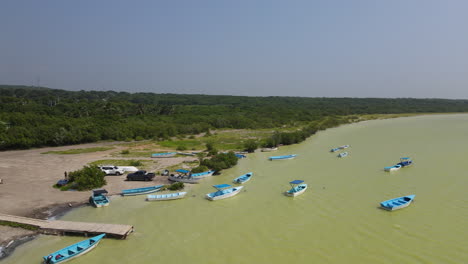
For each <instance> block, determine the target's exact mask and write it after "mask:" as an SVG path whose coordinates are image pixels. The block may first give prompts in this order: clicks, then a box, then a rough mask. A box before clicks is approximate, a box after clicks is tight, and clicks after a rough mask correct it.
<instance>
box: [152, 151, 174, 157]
mask: <svg viewBox="0 0 468 264" xmlns="http://www.w3.org/2000/svg"><path fill="white" fill-rule="evenodd" d="M176 154H177V152H163V153H154V154H151V157H152V158H171V157H174V156H175V155H176Z"/></svg>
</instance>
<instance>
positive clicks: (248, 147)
mask: <svg viewBox="0 0 468 264" xmlns="http://www.w3.org/2000/svg"><path fill="white" fill-rule="evenodd" d="M244 148H245V151H247V152H249V153H252V152H255V150H256V149H257V148H258V143H257V141H255V140H253V139H249V140H247V141H246V142H245V143H244Z"/></svg>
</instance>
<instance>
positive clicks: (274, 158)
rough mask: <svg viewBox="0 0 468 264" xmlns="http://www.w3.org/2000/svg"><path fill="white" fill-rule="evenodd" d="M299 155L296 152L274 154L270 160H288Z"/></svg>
mask: <svg viewBox="0 0 468 264" xmlns="http://www.w3.org/2000/svg"><path fill="white" fill-rule="evenodd" d="M296 156H297V155H296V154H291V155H284V156H272V157H269V158H268V159H269V160H287V159H294V158H295V157H296Z"/></svg>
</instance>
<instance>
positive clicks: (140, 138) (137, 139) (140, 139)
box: [135, 136, 145, 141]
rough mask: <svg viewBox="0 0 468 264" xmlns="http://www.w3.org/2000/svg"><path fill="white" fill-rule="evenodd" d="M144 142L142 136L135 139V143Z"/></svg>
mask: <svg viewBox="0 0 468 264" xmlns="http://www.w3.org/2000/svg"><path fill="white" fill-rule="evenodd" d="M142 140H145V139H144V138H143V137H142V136H137V137H135V141H142Z"/></svg>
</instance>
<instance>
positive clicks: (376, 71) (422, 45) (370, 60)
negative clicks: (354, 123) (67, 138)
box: [0, 0, 468, 99]
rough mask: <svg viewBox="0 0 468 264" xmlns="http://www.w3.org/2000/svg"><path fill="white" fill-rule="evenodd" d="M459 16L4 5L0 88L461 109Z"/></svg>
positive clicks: (160, 4) (370, 4) (230, 4)
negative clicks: (401, 101) (448, 102)
mask: <svg viewBox="0 0 468 264" xmlns="http://www.w3.org/2000/svg"><path fill="white" fill-rule="evenodd" d="M466 10H468V2H465V1H461V0H449V1H444V2H441V1H435V0H429V1H422V0H415V1H403V0H396V1H373V0H356V1H325V0H324V1H287V2H286V1H273V0H272V1H215V0H207V1H196V2H194V1H183V0H181V1H138V2H132V3H130V2H126V1H108V0H107V1H99V2H98V1H90V0H83V1H79V2H64V1H52V0H45V1H32V0H16V1H14V0H6V1H3V2H2V9H0V22H1V23H0V32H2V42H1V43H0V47H1V49H0V84H7V85H8V84H11V85H27V86H44V87H49V88H55V89H65V90H75V91H76V90H97V91H107V90H113V91H126V92H152V93H174V94H207V95H239V96H298V97H357V98H369V97H370V98H408V97H411V98H446V99H468V89H467V85H468V52H466V50H467V47H468V36H467V35H466V34H464V33H465V28H464V26H465V25H467V24H468V16H466V14H465V13H466V12H465V11H466Z"/></svg>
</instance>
